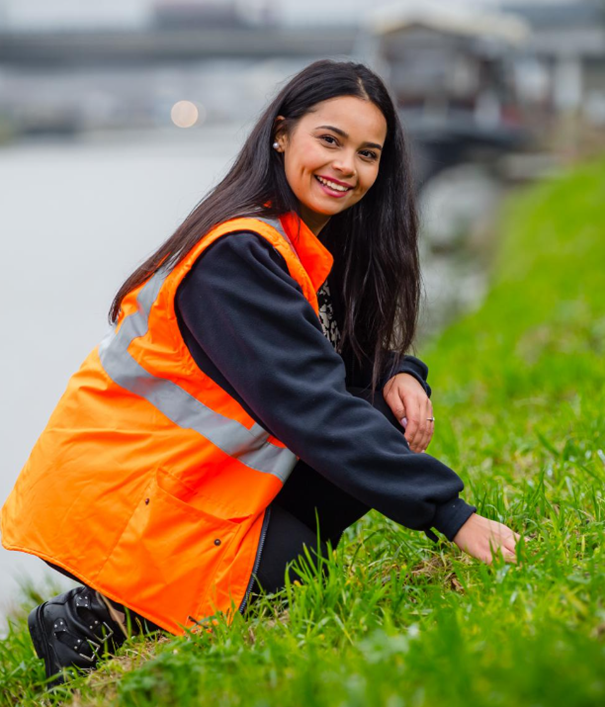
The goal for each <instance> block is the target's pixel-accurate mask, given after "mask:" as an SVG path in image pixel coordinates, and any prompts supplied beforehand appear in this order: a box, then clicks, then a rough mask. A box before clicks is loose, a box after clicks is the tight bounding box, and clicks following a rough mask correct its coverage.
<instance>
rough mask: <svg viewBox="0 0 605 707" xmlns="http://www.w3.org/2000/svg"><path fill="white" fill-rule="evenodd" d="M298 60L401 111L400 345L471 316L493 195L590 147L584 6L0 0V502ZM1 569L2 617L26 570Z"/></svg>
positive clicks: (590, 72)
mask: <svg viewBox="0 0 605 707" xmlns="http://www.w3.org/2000/svg"><path fill="white" fill-rule="evenodd" d="M319 58H336V59H353V60H356V61H361V62H364V63H366V64H368V65H369V66H370V67H372V68H374V69H375V70H376V71H378V72H379V73H380V75H381V76H383V78H384V79H385V81H386V82H387V84H388V87H389V89H390V91H391V93H392V95H393V97H394V99H395V101H396V104H397V107H398V110H399V112H400V116H401V119H402V122H403V125H404V129H405V130H406V133H407V137H408V142H409V145H410V150H411V153H412V157H413V172H414V178H415V182H416V185H417V187H418V194H419V206H420V212H421V223H422V234H421V239H420V246H421V255H422V258H423V279H424V285H425V293H426V298H425V301H424V303H423V311H422V318H421V326H420V329H419V340H420V341H422V339H423V337H425V336H428V335H429V334H431V333H433V332H435V331H437V330H438V329H439V328H440V327H442V326H443V325H444V324H445V323H446V322H447V321H449V320H450V319H451V318H452V317H453V316H456V315H457V314H459V313H460V312H462V311H465V310H468V309H469V308H472V307H474V306H476V305H477V304H478V303H479V302H480V300H481V297H482V295H483V293H484V291H485V288H486V282H487V278H488V274H489V271H488V264H489V256H490V253H491V252H492V249H493V241H494V237H495V234H496V232H497V228H496V225H497V214H498V208H499V205H500V203H501V199H502V196H503V195H504V194H506V193H507V192H508V190H510V189H511V188H516V185H518V184H522V183H523V182H524V181H526V180H531V179H535V178H538V177H542V176H548V175H553V174H556V172H557V169H558V168H559V167H560V166H561V165H562V164H564V163H565V162H566V161H569V160H573V159H577V158H579V157H582V156H586V155H591V154H593V153H594V152H595V151H596V150H599V149H603V147H604V146H605V0H559V1H558V2H556V1H555V0H548V1H547V0H545V1H539V0H534V1H530V0H527V1H526V2H512V1H508V0H501V1H498V0H468V1H464V0H449V1H448V2H436V1H435V0H400V1H399V2H393V1H392V0H373V1H372V2H371V3H369V2H367V0H347V2H340V3H326V2H325V0H305V2H300V0H104V1H103V2H102V3H82V2H80V0H0V194H1V201H0V205H1V206H0V234H2V246H3V258H4V262H5V267H4V277H3V278H2V280H1V285H0V287H2V301H3V303H4V304H5V306H4V307H3V311H2V330H3V331H4V332H10V335H9V336H6V337H5V338H4V339H3V346H2V348H1V349H0V354H1V356H2V364H3V366H4V370H5V371H10V372H11V373H12V375H9V376H4V377H3V378H4V382H3V391H2V398H3V402H4V405H3V408H2V415H3V419H2V429H3V431H4V432H6V437H5V440H6V441H5V443H4V444H3V452H2V464H1V467H0V468H1V469H2V471H1V473H0V503H1V502H3V500H4V498H5V497H6V495H7V494H8V492H9V491H10V488H11V487H12V485H13V483H14V480H15V478H16V476H17V474H18V473H19V471H20V469H21V467H22V465H23V463H24V462H25V460H26V459H27V456H28V454H29V451H30V449H31V447H32V446H33V444H34V442H35V440H36V439H37V437H38V435H39V434H40V432H41V430H42V429H43V427H44V425H45V424H46V421H47V419H48V416H49V415H50V413H51V411H52V409H53V407H54V405H55V404H56V401H57V400H58V398H59V396H60V395H61V393H62V391H63V389H64V387H65V384H66V382H67V379H68V377H69V376H70V375H71V374H72V373H73V371H74V370H75V369H76V368H77V367H78V365H79V364H80V362H81V361H82V360H83V359H84V357H85V356H86V355H87V353H88V352H89V350H90V349H91V348H92V347H93V346H94V345H96V343H97V342H98V341H99V340H100V338H101V337H102V336H103V334H104V333H105V328H106V326H107V319H106V314H107V309H108V307H109V303H110V301H111V299H112V298H113V295H114V294H115V291H116V290H117V288H118V287H119V285H120V284H121V283H122V281H123V280H124V279H125V277H126V276H127V275H128V274H129V273H130V272H131V270H132V269H133V268H134V267H135V266H136V265H137V264H138V263H139V262H141V261H142V260H143V258H144V257H145V256H146V255H147V254H149V253H150V252H151V251H152V250H154V249H155V247H157V245H159V244H160V243H161V242H162V241H163V240H165V239H166V238H167V237H168V236H169V235H170V234H171V233H172V232H173V231H174V229H175V228H176V227H177V226H178V224H179V223H180V221H181V220H182V219H183V218H184V216H186V214H187V213H188V212H189V211H190V210H191V208H192V207H193V206H194V205H195V204H196V203H197V202H198V201H199V200H200V199H201V198H202V197H203V195H204V193H206V191H207V190H208V189H210V188H211V187H212V185H213V184H216V182H217V180H218V179H219V178H220V177H221V175H222V174H224V173H225V171H226V169H227V168H228V166H229V164H230V161H231V160H232V159H233V158H234V157H235V156H236V154H237V152H238V149H239V146H240V145H241V143H242V141H243V139H244V138H245V136H246V134H247V131H248V130H249V128H250V127H251V126H252V124H253V123H254V120H255V118H256V116H257V115H258V114H259V112H260V111H261V110H262V109H263V107H264V106H265V105H266V103H267V101H268V100H269V99H270V98H271V97H272V96H273V95H274V94H275V92H276V91H277V90H278V89H279V87H280V86H281V85H282V84H283V82H285V81H286V80H287V79H288V78H289V77H290V76H292V75H293V74H295V73H296V72H298V71H299V70H300V69H302V68H303V67H304V66H306V65H307V64H309V63H311V62H312V61H314V60H316V59H319ZM268 149H269V146H268ZM402 276H403V274H402ZM0 569H3V570H5V571H2V572H0V597H4V598H5V601H6V600H7V598H8V597H10V596H12V591H13V590H14V588H15V579H14V578H15V576H16V575H17V573H18V572H19V571H26V572H27V573H29V574H31V575H33V576H39V574H40V572H41V570H42V563H41V562H40V561H39V560H37V559H35V560H34V559H31V558H29V560H28V558H24V557H22V556H20V555H18V553H7V552H5V551H4V550H1V549H0ZM1 611H2V607H1V606H0V613H1Z"/></svg>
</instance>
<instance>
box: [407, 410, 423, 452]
mask: <svg viewBox="0 0 605 707" xmlns="http://www.w3.org/2000/svg"><path fill="white" fill-rule="evenodd" d="M406 411H407V415H406V417H407V418H408V426H407V427H406V428H405V438H406V439H407V441H408V444H409V445H410V449H411V450H412V451H413V452H421V451H422V449H421V448H420V446H421V444H422V429H421V425H420V417H421V415H420V405H419V404H418V401H417V400H412V401H410V400H409V399H408V400H407V401H406Z"/></svg>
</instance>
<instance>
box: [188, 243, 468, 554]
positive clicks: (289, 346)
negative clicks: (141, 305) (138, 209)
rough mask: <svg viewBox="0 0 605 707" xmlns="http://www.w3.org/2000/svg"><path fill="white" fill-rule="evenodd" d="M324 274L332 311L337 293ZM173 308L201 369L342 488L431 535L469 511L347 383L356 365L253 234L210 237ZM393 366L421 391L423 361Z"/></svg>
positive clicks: (453, 528)
mask: <svg viewBox="0 0 605 707" xmlns="http://www.w3.org/2000/svg"><path fill="white" fill-rule="evenodd" d="M328 282H329V284H330V288H331V291H332V297H333V304H334V313H335V316H336V318H337V321H338V317H339V314H340V315H341V314H342V311H341V310H342V303H339V302H338V301H337V297H336V298H335V292H336V288H334V287H332V284H331V282H330V278H329V279H328ZM334 298H335V299H334ZM176 312H177V318H178V322H179V326H180V328H181V332H182V334H183V338H184V340H185V343H186V345H187V346H188V348H189V350H190V352H191V355H192V357H193V359H194V360H195V362H196V364H197V365H198V366H199V367H200V368H201V370H202V371H204V373H205V374H206V375H208V376H210V378H212V379H213V380H214V381H215V382H216V383H217V384H218V385H220V386H221V387H222V388H223V389H224V390H226V391H227V392H228V393H229V394H230V395H231V396H232V397H233V398H235V399H236V400H237V401H238V402H239V403H240V404H241V405H242V407H243V408H244V409H245V410H246V412H248V414H249V415H250V416H251V417H252V418H253V419H254V420H255V421H256V422H258V423H259V424H260V425H262V426H263V427H264V428H265V429H266V430H267V431H268V432H269V433H270V434H272V435H274V436H275V437H277V438H278V439H279V440H281V441H282V442H283V443H284V444H285V445H286V446H287V447H288V448H289V449H290V450H291V451H292V452H294V453H295V454H296V455H297V456H299V457H300V458H301V459H303V461H305V462H306V463H307V464H308V465H309V466H311V467H312V468H314V469H315V470H317V471H318V472H319V473H320V474H322V475H323V476H324V477H325V478H327V479H328V480H329V481H331V482H332V483H333V484H335V485H336V486H338V487H340V488H342V489H343V490H345V491H346V492H347V493H349V494H351V496H354V497H355V498H358V499H359V500H361V501H362V502H364V503H366V504H367V505H369V506H372V507H373V508H376V509H377V510H378V511H380V512H381V513H383V514H384V515H385V516H387V517H388V518H391V519H392V520H394V521H396V522H397V523H400V524H401V525H404V526H406V527H408V528H413V529H416V530H424V531H425V532H427V534H428V535H429V537H431V538H432V539H434V540H436V539H437V537H436V536H435V535H434V534H433V533H432V531H431V530H430V529H431V528H435V529H436V530H438V531H440V532H442V533H443V534H444V535H445V536H446V537H447V538H448V540H452V539H453V537H454V536H455V535H456V533H457V532H458V530H459V528H460V527H461V526H462V525H463V524H464V523H465V522H466V520H467V519H468V517H469V516H470V515H471V513H473V511H475V510H476V509H475V508H474V507H473V506H469V505H468V504H467V503H465V502H464V501H463V500H462V499H461V498H459V496H458V494H459V493H460V491H462V489H463V487H464V485H463V483H462V481H461V479H460V478H459V477H458V476H457V474H455V473H454V472H453V471H452V470H451V469H450V468H449V467H447V466H446V465H445V464H442V463H441V462H440V461H438V460H437V459H435V458H434V457H432V456H430V455H428V454H426V453H422V454H418V453H414V452H412V451H411V450H410V448H409V446H408V443H407V441H406V439H405V437H404V435H403V428H402V429H401V432H399V431H398V430H397V429H395V428H394V427H393V425H392V424H391V423H390V422H389V421H388V420H387V419H386V418H385V417H384V415H383V414H382V413H381V412H379V411H378V410H376V409H374V408H373V407H372V406H371V405H370V404H369V403H368V402H366V401H365V400H363V399H361V398H359V397H356V396H353V395H352V394H350V393H349V392H348V391H347V385H358V386H359V385H361V386H362V387H364V386H365V385H368V382H365V383H364V382H363V380H362V379H361V378H360V376H361V377H363V376H364V375H365V374H364V372H363V371H358V372H357V373H355V374H354V376H353V377H352V376H351V368H352V367H351V365H350V364H349V363H346V362H345V361H344V360H343V358H342V357H341V356H340V354H338V353H337V352H336V351H335V350H334V348H333V346H332V344H331V343H330V342H329V341H328V339H327V338H326V337H325V336H324V334H323V331H322V328H321V324H320V322H319V319H318V317H317V315H316V314H315V312H314V311H313V308H312V307H311V305H310V304H309V302H308V301H307V299H306V298H305V296H304V295H303V293H302V290H301V288H300V286H299V284H298V283H297V282H296V280H294V279H293V278H292V277H291V276H290V274H289V272H288V268H287V265H286V262H285V260H284V259H283V258H282V256H281V255H280V254H279V253H278V252H277V251H276V250H275V249H274V248H273V246H271V244H270V243H269V242H268V241H266V239H264V238H263V237H262V236H259V235H257V234H255V233H250V232H239V233H237V234H230V235H229V236H226V237H223V238H219V239H218V240H217V241H215V242H214V243H213V244H211V245H210V246H209V247H208V248H207V249H206V250H205V251H204V252H203V253H202V255H201V256H200V257H199V258H198V259H197V261H196V262H195V264H194V266H193V268H192V270H191V272H190V273H188V275H187V276H186V277H185V278H184V280H183V282H182V283H181V284H180V286H179V288H178V290H177V296H176ZM338 323H339V326H341V325H342V322H338ZM347 368H349V370H347ZM395 372H398V371H395ZM399 372H409V373H411V374H412V375H414V376H415V377H416V378H417V379H418V380H419V381H420V383H421V384H422V385H423V386H424V387H425V390H427V393H428V394H429V395H430V392H431V391H430V388H429V386H428V383H426V377H427V373H428V370H427V367H426V366H425V364H424V363H423V362H422V361H420V360H419V359H417V358H415V357H413V356H407V357H406V358H405V359H404V361H403V362H402V365H401V367H400V369H399ZM387 374H390V375H393V373H392V372H390V371H385V375H384V376H383V380H382V385H384V383H386V380H385V379H386V378H387V377H388V375H387ZM353 378H355V380H353ZM377 394H381V393H380V392H379V393H377Z"/></svg>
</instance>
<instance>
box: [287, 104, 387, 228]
mask: <svg viewBox="0 0 605 707" xmlns="http://www.w3.org/2000/svg"><path fill="white" fill-rule="evenodd" d="M277 120H278V121H280V122H281V120H282V116H278V118H277ZM386 133H387V123H386V119H385V117H384V115H383V114H382V112H381V111H380V109H379V108H377V107H376V106H375V105H374V103H371V102H370V101H365V100H363V99H361V98H356V97H354V96H340V97H338V98H332V99H330V100H328V101H322V102H321V103H317V104H316V105H315V106H313V108H312V109H311V111H310V112H308V113H306V114H305V115H304V116H303V117H302V118H301V119H300V120H299V121H298V123H297V124H296V125H295V126H294V128H293V130H292V132H291V134H289V135H287V134H286V133H285V132H284V130H283V129H282V128H280V125H279V122H278V123H276V138H275V139H276V141H277V142H278V143H279V151H280V152H283V153H284V170H285V173H286V179H287V180H288V183H289V184H290V187H291V189H292V191H293V192H294V194H295V195H296V197H297V199H298V201H299V203H300V207H301V215H302V218H303V221H304V222H305V223H306V224H307V226H309V228H310V229H311V230H312V231H313V233H315V235H318V234H319V232H320V231H321V229H322V228H323V227H324V226H325V225H326V223H327V222H328V221H329V220H330V216H333V215H334V214H337V213H340V212H341V211H344V210H345V209H348V208H350V207H351V206H353V204H356V203H357V202H358V201H360V199H362V198H363V197H364V195H365V194H366V192H367V191H368V189H370V187H371V186H372V184H374V182H375V181H376V177H377V176H378V167H379V164H380V156H381V152H382V147H383V146H384V141H385V138H386ZM343 189H344V190H343Z"/></svg>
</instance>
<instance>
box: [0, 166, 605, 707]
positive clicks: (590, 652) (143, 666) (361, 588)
mask: <svg viewBox="0 0 605 707" xmlns="http://www.w3.org/2000/svg"><path fill="white" fill-rule="evenodd" d="M603 203H605V163H603V162H600V163H595V164H593V165H592V166H588V167H585V168H583V169H582V170H580V171H576V172H574V173H573V174H570V175H569V176H567V177H565V178H563V179H560V180H557V181H555V182H551V183H548V184H544V185H541V186H538V187H537V188H533V189H532V190H530V191H529V192H527V193H525V194H524V195H522V196H521V197H517V198H515V199H514V200H511V202H510V203H509V205H508V207H507V209H506V213H505V215H504V219H503V223H504V229H503V238H502V244H501V247H500V250H499V253H498V258H497V263H496V266H495V269H494V279H493V286H492V288H491V290H490V293H489V295H488V297H487V299H486V301H485V302H484V304H483V305H482V306H481V308H480V309H479V310H478V311H476V312H475V313H473V314H471V315H468V316H466V317H465V318H464V319H463V320H461V321H458V322H456V323H455V324H454V325H453V326H452V327H450V328H449V329H448V330H447V331H445V332H444V333H443V334H442V335H441V336H440V337H439V339H438V340H437V341H436V342H434V343H433V345H432V346H431V347H430V350H429V349H425V350H423V351H422V352H420V355H422V357H423V358H424V359H425V360H427V361H428V363H429V366H430V368H431V374H430V381H431V384H432V386H433V389H434V391H435V392H434V394H433V404H434V408H435V416H436V419H437V423H436V424H437V427H436V430H437V432H436V438H435V439H434V440H433V442H432V444H431V447H430V448H429V451H430V453H431V454H432V455H434V456H436V457H438V458H440V459H442V460H443V461H445V462H446V463H448V464H449V465H450V466H452V467H453V468H454V469H456V470H458V471H459V472H460V473H461V475H462V476H463V477H464V480H465V482H466V484H467V490H466V492H465V494H464V495H465V497H466V498H467V500H472V501H473V502H474V503H475V504H476V505H478V507H479V512H481V513H482V514H484V515H487V516H489V517H492V518H496V519H498V520H501V521H503V522H505V523H507V524H509V525H511V526H512V527H514V528H516V529H517V530H519V531H521V532H524V534H525V535H526V536H527V537H528V538H529V541H528V543H527V545H526V546H525V547H520V555H521V559H522V563H521V564H520V565H519V566H512V565H503V564H496V565H495V566H494V567H487V566H485V565H481V564H479V563H478V562H475V561H472V560H470V559H469V558H467V557H466V556H463V555H462V554H461V553H459V552H458V551H457V550H456V548H455V547H453V546H450V545H449V544H447V543H446V544H445V545H444V546H443V547H434V546H433V545H432V543H430V541H428V540H426V539H425V537H424V535H422V534H419V533H413V532H411V531H408V530H406V529H404V528H401V527H399V526H397V525H396V524H395V523H392V522H390V521H388V520H387V519H385V518H384V517H382V516H380V515H379V514H377V513H375V512H372V513H371V514H369V516H367V517H366V518H364V519H363V520H362V521H360V523H358V524H357V525H356V526H354V527H353V528H351V529H349V530H348V531H347V534H346V536H345V537H346V540H347V542H346V543H344V542H343V543H341V546H340V547H339V548H338V549H337V550H336V553H335V558H334V561H333V563H336V564H338V565H339V568H336V566H335V569H334V572H333V573H332V575H331V578H330V580H329V581H328V582H327V583H326V585H325V586H322V584H321V583H320V582H318V581H317V579H316V578H314V577H313V572H312V571H310V572H309V571H308V577H307V579H305V578H304V577H303V584H302V586H287V587H286V589H285V590H284V591H283V592H282V593H281V595H280V596H277V597H274V598H273V599H272V600H271V601H263V602H262V603H261V604H260V605H259V607H258V608H257V609H256V610H255V611H254V612H251V613H250V615H249V616H248V617H247V620H244V619H243V618H242V617H236V621H235V623H234V624H233V625H232V626H231V627H227V626H225V625H219V626H218V627H216V628H215V632H214V634H212V635H211V634H208V633H203V634H199V635H195V636H191V637H190V638H189V639H185V640H176V641H169V640H167V639H164V640H162V641H160V642H159V643H158V644H157V645H153V644H149V643H148V644H146V645H145V644H143V643H141V642H140V641H139V642H138V643H136V642H135V643H132V644H131V645H129V646H127V647H125V648H124V649H123V650H122V652H121V654H122V657H121V658H120V659H118V660H114V661H108V662H106V663H105V665H104V666H103V667H102V668H101V669H100V670H99V671H98V672H97V673H96V674H95V675H94V676H93V677H92V678H91V680H90V681H88V682H86V681H84V680H82V679H80V682H79V683H78V684H79V685H80V687H79V688H78V689H77V690H76V692H75V697H74V701H73V704H75V705H97V704H98V705H105V704H110V703H113V702H114V701H115V703H116V704H119V705H133V706H134V705H173V704H174V705H177V704H178V705H184V706H187V705H199V704H204V705H206V704H208V705H213V706H217V707H218V706H221V705H229V706H231V705H255V706H257V707H261V706H265V705H266V706H270V705H276V706H277V705H279V706H280V707H286V706H288V705H296V706H298V705H326V706H328V705H329V706H330V707H335V706H338V705H347V706H356V705H385V706H387V707H400V706H401V707H403V706H404V705H405V706H408V705H410V706H411V707H424V706H428V705H434V704H437V703H438V702H440V701H443V702H444V703H445V704H447V705H448V707H457V706H458V705H460V707H462V706H463V705H464V707H467V706H468V705H486V707H487V706H488V705H489V707H497V706H498V705H503V706H506V707H508V706H509V705H512V704H518V705H530V704H531V705H545V707H546V706H548V707H553V705H566V707H568V706H570V705H587V706H588V705H590V706H591V707H592V706H593V705H596V704H599V703H600V704H603V703H605V604H604V594H605V562H604V550H603V539H604V536H605V504H604V501H603V482H604V480H605V452H604V450H605V419H604V415H603V410H604V407H605V405H604V404H605V393H604V385H603V383H604V381H605V360H604V354H605V294H604V293H605V275H604V269H603V266H604V264H605V225H604V223H605V219H604V216H605V207H604V206H603ZM333 563H332V562H331V564H333ZM303 569H304V568H303ZM31 599H35V597H32V598H31ZM33 603H35V602H34V601H30V606H31V605H33ZM150 657H151V658H150ZM149 658H150V659H149ZM41 675H42V671H41V665H40V664H39V663H38V662H37V661H34V660H33V658H32V651H31V647H30V644H29V641H28V638H27V635H26V633H25V630H24V625H23V621H22V620H21V621H20V622H17V623H16V624H15V625H14V626H13V628H12V631H11V633H10V635H9V636H8V638H7V639H6V640H4V641H3V642H1V643H0V700H1V701H2V702H1V704H20V705H30V704H40V700H41V695H42V693H41V692H40V687H39V681H40V678H41ZM117 678H119V679H117ZM73 694H74V693H65V695H63V696H62V695H61V694H59V695H57V697H56V698H53V699H52V700H49V701H48V702H47V704H51V703H53V702H54V701H55V699H56V700H57V701H58V700H60V699H61V697H63V698H64V699H69V697H70V696H71V695H73Z"/></svg>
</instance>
